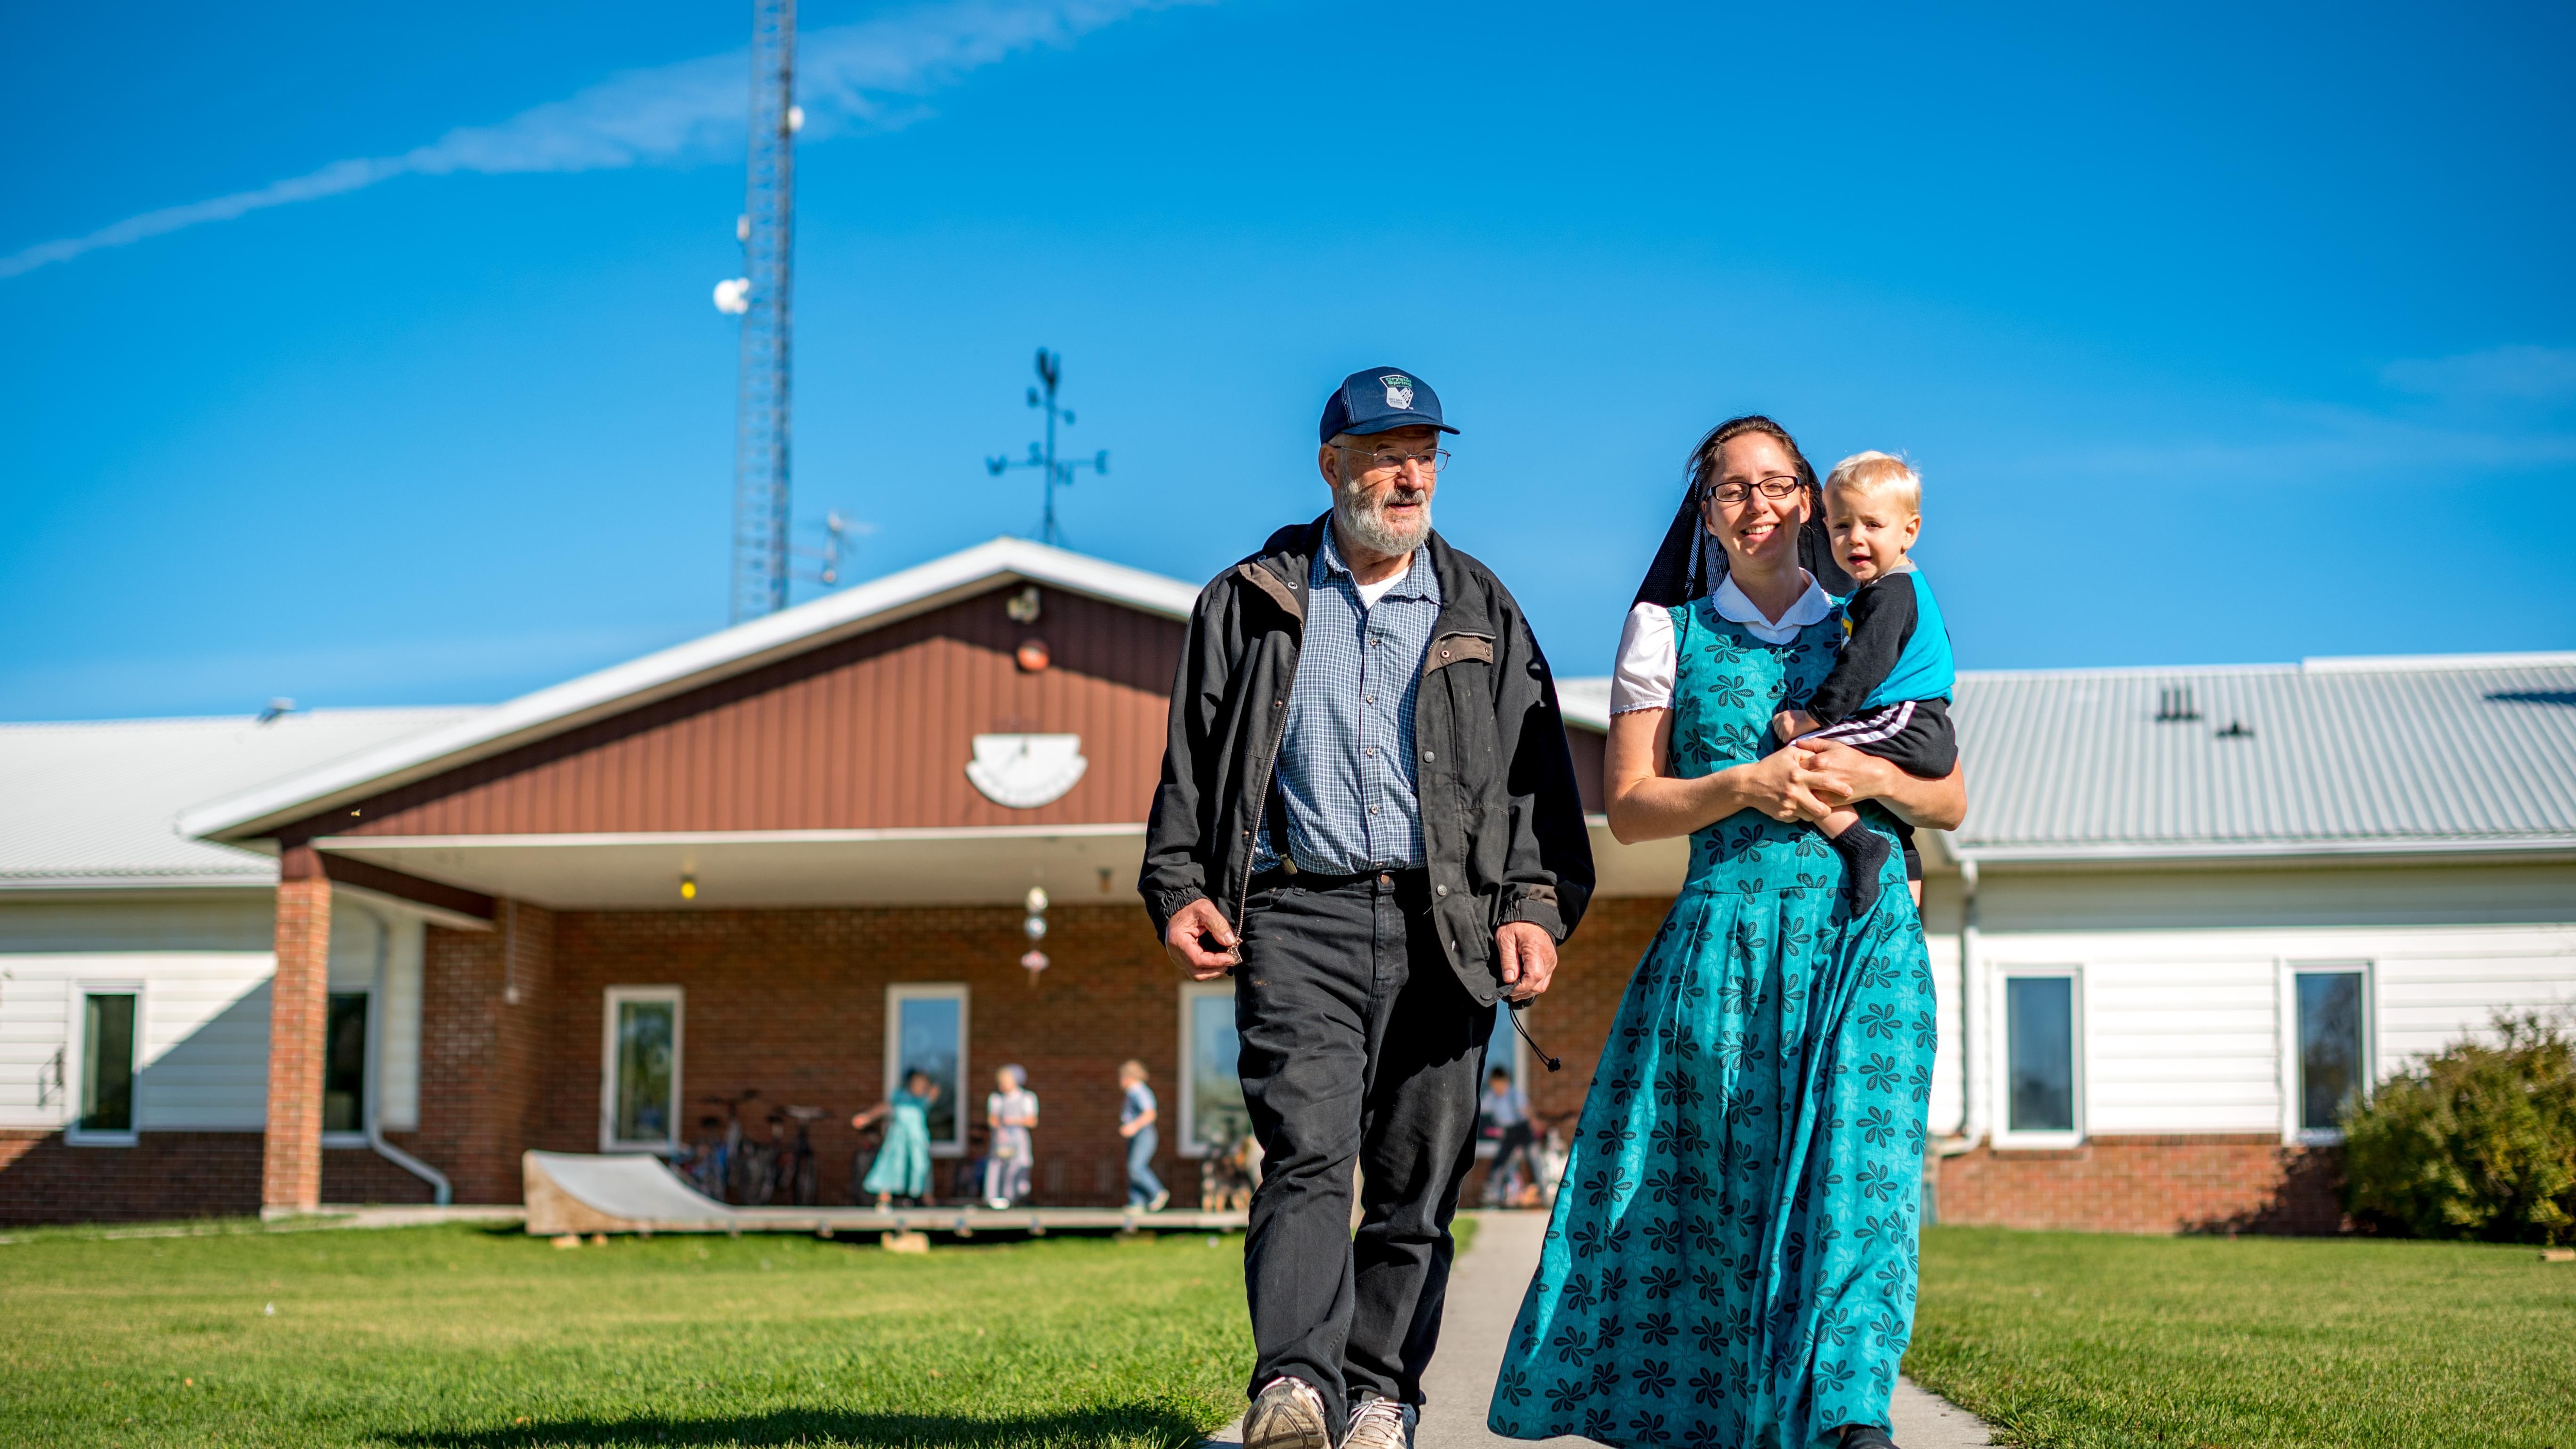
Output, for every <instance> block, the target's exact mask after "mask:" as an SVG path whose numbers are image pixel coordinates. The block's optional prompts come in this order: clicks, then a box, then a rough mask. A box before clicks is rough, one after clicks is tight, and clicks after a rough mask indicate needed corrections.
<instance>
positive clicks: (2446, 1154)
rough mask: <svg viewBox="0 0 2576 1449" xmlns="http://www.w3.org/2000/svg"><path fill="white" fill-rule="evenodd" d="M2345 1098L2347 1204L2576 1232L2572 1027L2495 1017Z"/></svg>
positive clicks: (2452, 1234)
mask: <svg viewBox="0 0 2576 1449" xmlns="http://www.w3.org/2000/svg"><path fill="white" fill-rule="evenodd" d="M2496 1035H2497V1038H2498V1039H2497V1040H2494V1041H2491V1042H2478V1041H2461V1042H2455V1043H2453V1044H2452V1045H2450V1046H2449V1047H2446V1048H2444V1049H2443V1050H2442V1051H2441V1052H2440V1053H2439V1054H2437V1055H2434V1056H2432V1057H2428V1058H2426V1059H2425V1060H2424V1061H2423V1063H2422V1064H2421V1065H2419V1066H2417V1067H2415V1068H2413V1069H2411V1070H2409V1071H2406V1072H2402V1073H2400V1074H2398V1075H2397V1076H2395V1077H2393V1078H2391V1079H2390V1080H2389V1081H2387V1082H2386V1083H2384V1084H2382V1085H2381V1087H2380V1088H2379V1090H2378V1091H2377V1092H2376V1093H2374V1094H2373V1095H2372V1096H2371V1098H2370V1099H2369V1100H2368V1101H2367V1102H2365V1103H2362V1104H2358V1105H2356V1106H2351V1107H2347V1108H2345V1109H2344V1119H2343V1120H2344V1186H2343V1201H2344V1209H2345V1211H2347V1212H2349V1213H2351V1214H2352V1215H2353V1216H2354V1217H2355V1218H2357V1219H2360V1220H2361V1221H2363V1222H2365V1223H2367V1224H2370V1225H2371V1226H2373V1227H2375V1228H2378V1229H2380V1230H2381V1231H2388V1232H2398V1233H2406V1234H2411V1235H2413V1236H2415V1237H2422V1238H2470V1239H2477V1240H2481V1241H2485V1242H2491V1243H2567V1242H2576V1038H2571V1037H2570V1036H2569V1035H2568V1033H2567V1031H2566V1029H2565V1027H2564V1025H2563V1024H2561V1023H2557V1022H2552V1021H2550V1020H2547V1019H2545V1018H2543V1017H2541V1016H2539V1015H2536V1014H2535V1015H2527V1016H2521V1017H2499V1018H2497V1021H2496Z"/></svg>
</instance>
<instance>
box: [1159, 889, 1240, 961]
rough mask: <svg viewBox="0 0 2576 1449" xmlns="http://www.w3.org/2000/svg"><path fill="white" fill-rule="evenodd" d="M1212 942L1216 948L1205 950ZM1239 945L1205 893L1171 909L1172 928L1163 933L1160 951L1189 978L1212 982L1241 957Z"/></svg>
mask: <svg viewBox="0 0 2576 1449" xmlns="http://www.w3.org/2000/svg"><path fill="white" fill-rule="evenodd" d="M1211 944H1212V945H1214V946H1215V948H1216V949H1214V950H1210V949H1208V948H1209V946H1210V945H1211ZM1241 944H1242V943H1241V942H1239V941H1237V940H1236V939H1235V936H1234V927H1232V926H1229V925H1227V924H1226V923H1225V912H1223V911H1220V910H1218V909H1217V908H1216V902H1214V901H1212V900H1209V899H1208V898H1207V897H1205V896H1201V897H1199V898H1198V899H1197V900H1194V901H1192V902H1190V903H1189V904H1188V905H1186V906H1183V907H1181V908H1180V909H1179V910H1178V911H1175V912H1173V914H1172V925H1171V928H1170V929H1169V930H1167V931H1165V932H1163V954H1164V955H1166V956H1169V957H1171V958H1172V964H1173V965H1175V966H1178V967H1180V968H1181V969H1182V970H1184V971H1187V972H1188V973H1190V979H1191V980H1192V981H1214V980H1215V979H1217V978H1218V977H1220V976H1223V975H1224V974H1225V973H1226V972H1227V971H1229V970H1232V969H1233V968H1234V965H1235V963H1237V962H1239V961H1241V960H1242V959H1243V952H1242V951H1241V950H1240V949H1238V948H1239V947H1240V946H1241Z"/></svg>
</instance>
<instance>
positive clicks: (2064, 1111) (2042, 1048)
mask: <svg viewBox="0 0 2576 1449" xmlns="http://www.w3.org/2000/svg"><path fill="white" fill-rule="evenodd" d="M2003 997H2004V999H2003V1008H2004V1030H2003V1042H2002V1046H2003V1049H2004V1063H2003V1066H2004V1072H2003V1077H2004V1130H2003V1133H2002V1134H2001V1135H2002V1136H2003V1137H2004V1138H2005V1139H2007V1145H2012V1144H2011V1143H2010V1139H2014V1138H2018V1139H2020V1142H2019V1143H2018V1145H2021V1146H2048V1145H2055V1144H2064V1143H2071V1142H2073V1141H2074V1140H2076V1139H2077V1138H2078V1137H2079V1136H2080V1135H2081V1129H2080V1128H2079V1127H2078V1126H2077V1123H2078V1121H2079V1119H2080V1117H2081V1108H2082V1101H2081V1096H2082V1081H2081V1077H2080V1075H2079V1073H2078V1070H2077V1052H2076V1043H2077V1041H2078V1040H2079V1035H2078V1031H2077V1024H2076V1004H2075V975H2074V973H2073V972H2071V971H2070V972H2052V973H2049V974H2046V975H2041V974H2035V973H2034V974H2024V975H2008V976H2006V977H2005V978H2004V991H2003Z"/></svg>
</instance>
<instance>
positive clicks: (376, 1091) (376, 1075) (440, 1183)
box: [359, 905, 455, 1207]
mask: <svg viewBox="0 0 2576 1449" xmlns="http://www.w3.org/2000/svg"><path fill="white" fill-rule="evenodd" d="M359 909H360V910H363V911H365V912H366V913H367V914H368V915H369V916H371V917H374V919H375V922H376V984H375V987H374V989H373V990H372V991H370V992H369V993H368V999H367V1145H368V1146H369V1147H371V1148H374V1149H375V1153H376V1155H377V1156H378V1157H381V1158H383V1159H384V1160H385V1161H387V1162H390V1163H392V1164H393V1165H394V1166H396V1167H399V1168H401V1169H402V1170H403V1171H405V1172H408V1173H410V1174H411V1175H412V1176H414V1177H417V1178H419V1179H420V1180H421V1181H423V1182H425V1183H428V1184H429V1190H430V1194H431V1198H430V1200H431V1201H432V1202H435V1203H436V1204H437V1205H438V1206H440V1207H445V1206H447V1204H448V1201H449V1199H450V1198H452V1197H453V1196H455V1193H454V1190H453V1189H451V1188H450V1187H449V1186H448V1183H447V1174H446V1173H443V1172H441V1171H439V1170H438V1169H437V1168H435V1167H432V1166H430V1165H429V1164H428V1163H426V1162H423V1161H421V1160H420V1159H419V1158H417V1157H414V1156H412V1155H411V1154H410V1153H408V1152H405V1151H403V1150H402V1149H401V1148H399V1147H396V1146H395V1145H393V1144H392V1143H390V1142H387V1141H386V1140H385V1124H384V1120H383V1119H384V1111H385V1094H384V1086H383V1074H384V1052H383V1050H382V1046H383V1041H384V1022H385V977H386V974H387V972H388V971H389V970H390V968H391V965H392V961H393V954H394V927H393V922H391V921H388V920H386V919H385V918H384V915H383V913H382V912H379V911H377V910H376V909H375V908H374V907H372V906H363V905H362V906H360V907H359Z"/></svg>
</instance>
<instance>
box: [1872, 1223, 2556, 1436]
mask: <svg viewBox="0 0 2576 1449" xmlns="http://www.w3.org/2000/svg"><path fill="white" fill-rule="evenodd" d="M1905 1364H1906V1371H1907V1372H1908V1373H1910V1374H1912V1375H1913V1376H1914V1378H1915V1380H1916V1382H1918V1383H1920V1384H1922V1385H1923V1386H1924V1387H1926V1388H1929V1389H1932V1390H1934V1391H1936V1392H1938V1393H1942V1394H1945V1395H1947V1396H1949V1397H1950V1398H1952V1399H1954V1400H1956V1401H1957V1402H1959V1403H1961V1404H1963V1405H1966V1406H1967V1407H1969V1408H1971V1409H1974V1410H1976V1411H1977V1412H1978V1413H1980V1414H1983V1415H1984V1416H1985V1417H1986V1418H1987V1420H1988V1421H1989V1422H1992V1423H1994V1424H1996V1425H1997V1426H1999V1427H2000V1428H2001V1429H2002V1430H2003V1433H2002V1434H2000V1435H1999V1436H1998V1437H2000V1438H2003V1439H2005V1440H2007V1441H2008V1442H2013V1443H2019V1444H2025V1445H2039V1446H2048V1449H2096V1446H2102V1449H2109V1446H2121V1449H2127V1446H2142V1449H2143V1446H2155V1449H2199V1446H2225V1449H2253V1446H2288V1445H2300V1446H2318V1449H2326V1446H2333V1449H2507V1446H2511V1449H2576V1263H2543V1262H2541V1261H2540V1254H2539V1251H2538V1250H2537V1249H2533V1248H2502V1247H2476V1246H2467V1245H2460V1244H2449V1243H2399V1242H2375V1241H2367V1240H2358V1239H2355V1240H2338V1239H2298V1238H2239V1239H2233V1240H2228V1239H2218V1238H2133V1237H2109V1236H2095V1235H2091V1234H2081V1233H2011V1232H2001V1231H1992V1230H1987V1229H1980V1228H1936V1229H1934V1230H1932V1231H1931V1232H1929V1233H1927V1234H1925V1236H1924V1243H1923V1288H1922V1301H1921V1306H1920V1308H1919V1309H1918V1311H1917V1313H1916V1316H1915V1327H1914V1348H1913V1351H1912V1352H1911V1353H1909V1354H1908V1355H1907V1356H1906V1361H1905Z"/></svg>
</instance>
